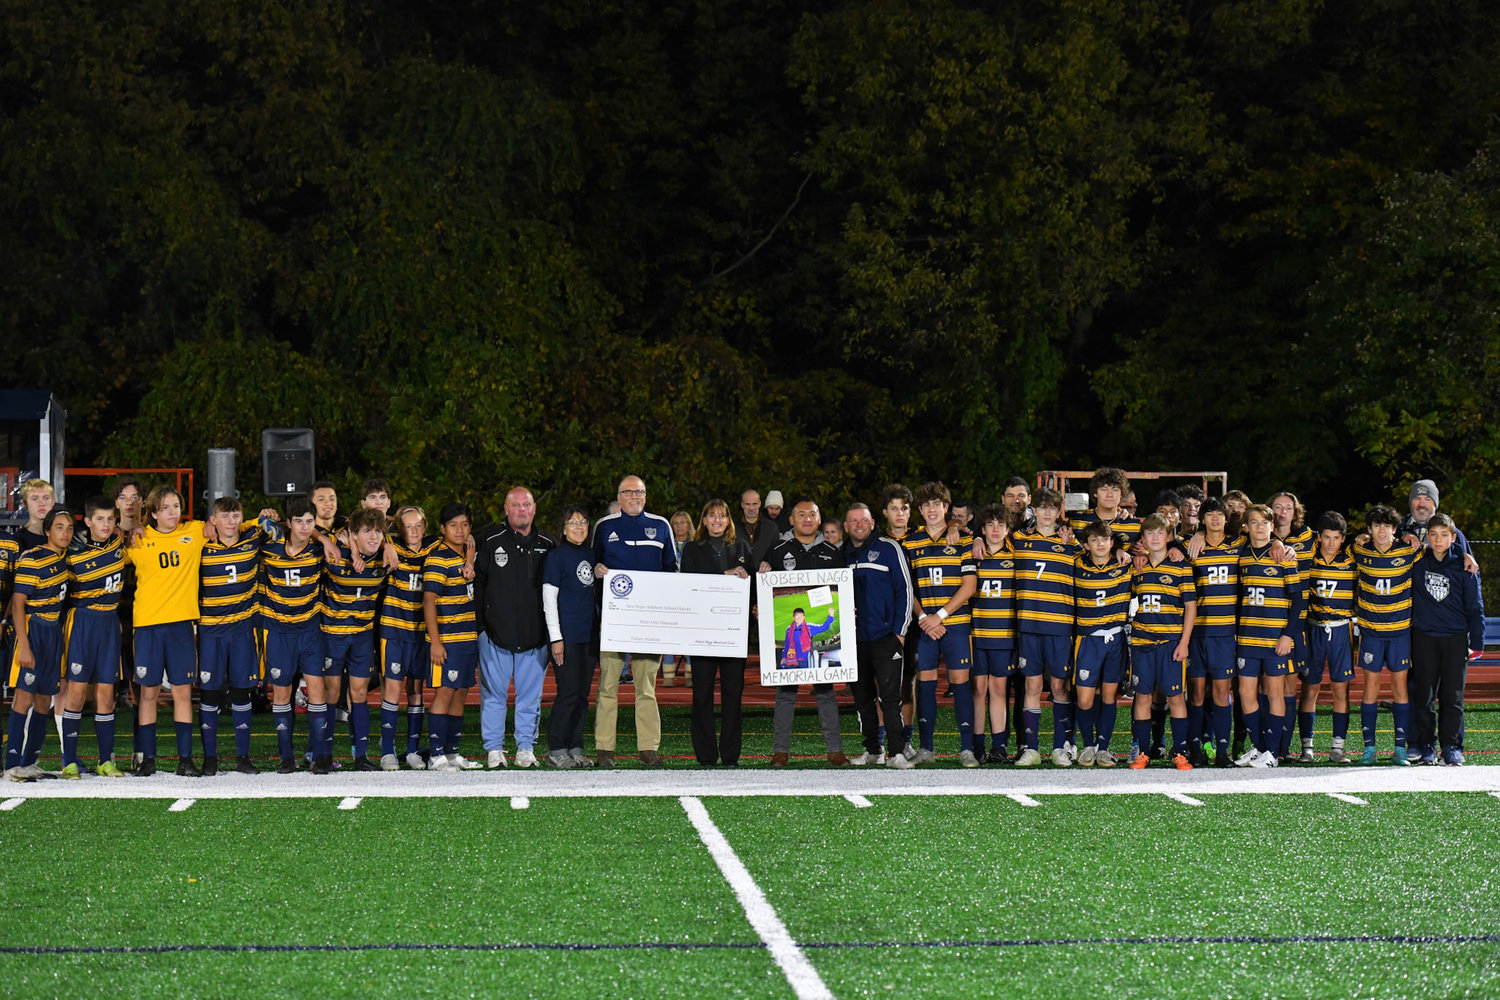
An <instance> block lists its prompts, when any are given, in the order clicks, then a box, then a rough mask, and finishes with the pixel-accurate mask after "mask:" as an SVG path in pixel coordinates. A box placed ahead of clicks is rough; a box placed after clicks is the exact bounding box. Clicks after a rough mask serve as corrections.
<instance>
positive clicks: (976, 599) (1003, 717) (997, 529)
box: [969, 504, 1016, 764]
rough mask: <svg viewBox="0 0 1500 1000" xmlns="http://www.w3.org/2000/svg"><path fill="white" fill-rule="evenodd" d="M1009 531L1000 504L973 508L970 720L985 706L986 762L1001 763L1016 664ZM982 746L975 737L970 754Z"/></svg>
mask: <svg viewBox="0 0 1500 1000" xmlns="http://www.w3.org/2000/svg"><path fill="white" fill-rule="evenodd" d="M1009 533H1010V525H1009V518H1008V516H1007V514H1006V512H1005V508H1004V507H1001V506H998V505H995V504H991V505H990V506H988V507H984V508H982V509H981V510H980V511H979V537H980V540H981V541H982V543H983V550H982V551H981V552H980V555H979V558H978V559H977V560H976V562H975V577H976V579H977V586H976V588H975V590H974V596H973V597H971V598H970V599H969V614H970V616H971V617H972V620H973V626H972V632H971V636H972V643H973V646H974V667H973V676H974V719H975V725H976V728H977V726H978V725H979V724H980V720H982V719H983V718H984V714H985V711H986V710H988V711H989V719H990V751H989V753H988V754H987V755H985V757H984V761H985V763H987V764H1003V763H1005V762H1006V761H1008V760H1009V759H1010V758H1009V757H1008V756H1007V755H1006V752H1005V750H1006V743H1007V742H1008V741H1009V738H1010V726H1009V725H1008V721H1009V719H1008V716H1009V713H1008V711H1007V708H1008V699H1007V697H1006V696H1007V690H1006V689H1007V686H1008V685H1009V682H1010V677H1011V674H1012V673H1013V672H1014V671H1015V669H1016V558H1015V553H1013V552H1011V551H1010V547H1009V546H1008V545H1006V539H1007V537H1008V535H1009ZM982 749H983V741H982V740H981V741H980V742H979V743H978V744H977V745H976V746H975V750H974V753H975V755H976V756H977V755H978V754H979V751H980V750H982Z"/></svg>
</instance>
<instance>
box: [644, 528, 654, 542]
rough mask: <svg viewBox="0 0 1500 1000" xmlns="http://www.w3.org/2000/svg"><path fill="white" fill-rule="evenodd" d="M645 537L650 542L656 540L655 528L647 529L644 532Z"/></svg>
mask: <svg viewBox="0 0 1500 1000" xmlns="http://www.w3.org/2000/svg"><path fill="white" fill-rule="evenodd" d="M645 535H646V537H647V538H648V539H650V540H651V541H655V540H656V529H655V528H647V529H646V531H645Z"/></svg>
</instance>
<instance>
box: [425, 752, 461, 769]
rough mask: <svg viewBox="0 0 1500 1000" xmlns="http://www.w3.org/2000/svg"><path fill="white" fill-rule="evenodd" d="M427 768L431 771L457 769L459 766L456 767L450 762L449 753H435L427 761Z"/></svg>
mask: <svg viewBox="0 0 1500 1000" xmlns="http://www.w3.org/2000/svg"><path fill="white" fill-rule="evenodd" d="M427 770H429V771H457V770H458V768H456V767H454V766H453V765H452V764H450V763H448V755H447V754H435V755H434V756H433V758H432V759H431V760H429V761H428V762H427Z"/></svg>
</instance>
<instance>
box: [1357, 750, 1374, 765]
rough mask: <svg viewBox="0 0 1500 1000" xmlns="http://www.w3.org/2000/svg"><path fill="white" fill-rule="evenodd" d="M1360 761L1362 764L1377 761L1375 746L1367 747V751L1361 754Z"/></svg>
mask: <svg viewBox="0 0 1500 1000" xmlns="http://www.w3.org/2000/svg"><path fill="white" fill-rule="evenodd" d="M1359 762H1360V763H1361V764H1373V763H1375V748H1374V747H1365V752H1364V753H1362V754H1360V755H1359Z"/></svg>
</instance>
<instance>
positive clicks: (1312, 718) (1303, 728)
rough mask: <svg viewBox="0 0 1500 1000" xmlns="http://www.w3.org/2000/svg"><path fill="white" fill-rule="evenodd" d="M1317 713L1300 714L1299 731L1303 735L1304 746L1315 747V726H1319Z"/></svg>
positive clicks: (1298, 719) (1298, 717)
mask: <svg viewBox="0 0 1500 1000" xmlns="http://www.w3.org/2000/svg"><path fill="white" fill-rule="evenodd" d="M1317 720H1318V713H1317V712H1298V713H1297V729H1298V731H1300V732H1301V733H1302V745H1303V746H1305V747H1310V746H1312V745H1313V726H1315V725H1316V724H1317Z"/></svg>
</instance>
